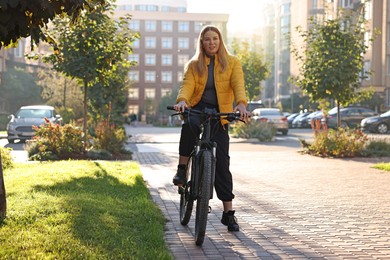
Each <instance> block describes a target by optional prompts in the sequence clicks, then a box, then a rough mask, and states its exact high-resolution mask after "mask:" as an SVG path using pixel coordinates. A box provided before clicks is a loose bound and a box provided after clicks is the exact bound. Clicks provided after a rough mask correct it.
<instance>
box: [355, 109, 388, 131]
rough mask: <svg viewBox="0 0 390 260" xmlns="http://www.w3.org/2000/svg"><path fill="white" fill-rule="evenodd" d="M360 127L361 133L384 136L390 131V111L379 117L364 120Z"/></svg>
mask: <svg viewBox="0 0 390 260" xmlns="http://www.w3.org/2000/svg"><path fill="white" fill-rule="evenodd" d="M360 127H361V130H362V131H368V132H370V133H379V134H386V133H387V132H388V131H389V129H390V110H389V111H387V112H385V113H383V114H380V115H379V116H371V117H367V118H364V119H363V120H362V121H361V123H360Z"/></svg>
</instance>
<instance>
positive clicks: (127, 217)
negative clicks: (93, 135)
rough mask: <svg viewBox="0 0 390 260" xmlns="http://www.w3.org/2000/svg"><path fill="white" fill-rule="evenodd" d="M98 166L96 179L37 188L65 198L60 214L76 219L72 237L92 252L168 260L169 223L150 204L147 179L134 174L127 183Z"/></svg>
mask: <svg viewBox="0 0 390 260" xmlns="http://www.w3.org/2000/svg"><path fill="white" fill-rule="evenodd" d="M95 164H96V166H97V170H96V171H95V172H94V173H93V176H91V177H82V178H77V179H72V180H71V181H68V182H63V183H58V184H56V185H54V186H36V187H35V190H37V191H43V192H45V193H48V194H50V195H52V196H56V197H61V198H63V199H62V201H63V204H62V205H61V207H62V209H61V211H62V213H67V214H68V215H70V216H71V218H73V219H71V220H70V221H71V223H72V232H73V237H75V239H77V240H79V241H80V242H81V243H82V244H83V245H84V246H86V247H87V248H89V250H88V251H94V252H95V253H96V252H99V255H100V256H101V257H103V258H104V256H106V257H108V258H110V256H111V257H112V256H115V255H117V256H120V258H135V259H137V258H138V259H140V258H143V259H153V258H154V259H157V258H165V259H167V255H166V249H165V248H164V241H163V233H162V229H163V225H164V219H163V217H162V216H161V214H160V212H159V210H158V209H157V207H156V206H155V205H154V204H153V203H152V202H151V200H150V196H149V193H148V190H147V188H146V187H145V185H144V181H143V179H142V176H141V175H132V176H133V177H130V178H134V181H133V182H132V184H125V183H123V182H121V181H120V180H119V179H118V178H115V177H114V176H112V175H110V174H109V173H108V172H107V170H106V169H105V168H104V167H101V165H100V164H99V163H98V162H96V163H95ZM75 250H77V249H75ZM164 252H165V255H164ZM79 253H80V254H83V255H85V254H86V252H79ZM87 255H88V253H87Z"/></svg>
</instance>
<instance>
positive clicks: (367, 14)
mask: <svg viewBox="0 0 390 260" xmlns="http://www.w3.org/2000/svg"><path fill="white" fill-rule="evenodd" d="M364 18H365V19H366V20H371V19H372V2H371V1H366V2H365V3H364Z"/></svg>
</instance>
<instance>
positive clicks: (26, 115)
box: [7, 106, 62, 144]
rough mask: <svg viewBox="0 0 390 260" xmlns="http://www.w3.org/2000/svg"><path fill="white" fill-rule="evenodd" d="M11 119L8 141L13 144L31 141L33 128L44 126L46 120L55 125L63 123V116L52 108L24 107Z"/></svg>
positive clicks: (11, 116)
mask: <svg viewBox="0 0 390 260" xmlns="http://www.w3.org/2000/svg"><path fill="white" fill-rule="evenodd" d="M9 118H10V121H9V123H8V125H7V139H8V142H9V143H11V144H12V143H14V142H15V140H20V141H25V140H28V139H31V138H32V137H33V136H34V130H33V126H40V125H42V124H44V123H45V118H47V119H48V120H49V121H50V122H53V123H61V121H62V118H61V116H60V115H57V114H56V112H55V110H54V107H52V106H23V107H21V108H20V109H19V110H18V111H17V112H16V114H15V115H10V116H9Z"/></svg>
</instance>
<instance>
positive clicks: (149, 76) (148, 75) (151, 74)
mask: <svg viewBox="0 0 390 260" xmlns="http://www.w3.org/2000/svg"><path fill="white" fill-rule="evenodd" d="M145 82H156V72H155V71H145Z"/></svg>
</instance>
